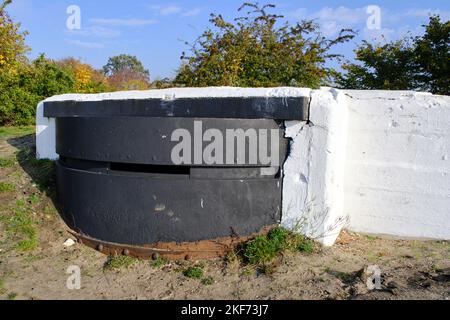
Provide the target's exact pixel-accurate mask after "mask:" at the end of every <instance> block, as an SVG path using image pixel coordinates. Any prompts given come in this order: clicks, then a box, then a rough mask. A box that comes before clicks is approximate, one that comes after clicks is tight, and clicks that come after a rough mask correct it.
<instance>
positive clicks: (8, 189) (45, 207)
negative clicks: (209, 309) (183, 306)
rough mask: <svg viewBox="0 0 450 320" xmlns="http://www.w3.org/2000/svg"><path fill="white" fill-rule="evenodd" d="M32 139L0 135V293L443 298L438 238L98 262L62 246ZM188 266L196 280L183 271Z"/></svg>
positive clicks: (446, 254)
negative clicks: (372, 286)
mask: <svg viewBox="0 0 450 320" xmlns="http://www.w3.org/2000/svg"><path fill="white" fill-rule="evenodd" d="M33 140H34V139H33V137H32V136H28V137H25V138H13V137H11V136H8V135H4V136H2V137H0V159H2V160H0V190H3V189H4V190H3V191H0V299H447V300H448V299H450V244H449V243H448V242H443V241H430V242H421V241H395V240H387V239H379V238H374V237H370V236H364V235H357V234H352V233H348V232H344V233H343V234H342V235H341V237H340V240H339V242H338V244H337V245H336V246H334V247H332V248H326V249H324V248H322V249H319V250H318V251H317V252H315V253H312V254H301V253H295V254H294V253H289V254H286V255H285V256H282V257H280V259H279V260H278V261H277V262H276V266H275V268H274V270H273V273H271V274H269V275H267V274H262V273H260V272H259V271H258V270H257V269H256V268H254V267H251V266H245V265H243V264H242V263H240V262H239V261H238V260H235V259H234V260H233V259H231V260H230V261H224V260H215V261H206V262H184V261H183V262H165V261H158V262H157V263H155V262H150V261H135V260H132V259H125V260H123V261H112V262H110V263H109V264H107V266H109V267H110V268H109V269H108V268H105V267H104V266H105V263H106V262H107V257H105V256H103V255H101V254H99V253H97V252H95V251H93V250H91V249H89V248H86V247H84V246H82V245H80V244H75V245H73V246H71V247H68V248H66V247H64V245H63V243H64V242H65V241H66V240H67V239H68V238H70V234H69V233H68V230H67V228H66V226H65V225H64V224H63V223H62V221H61V219H60V218H59V216H58V214H57V211H56V210H55V208H54V206H53V203H52V201H51V199H50V198H51V196H52V188H53V186H52V183H53V182H52V174H51V170H50V171H49V164H48V163H47V162H37V161H34V160H33V158H32V154H33V153H32V148H33ZM2 186H3V187H2ZM2 188H3V189H2ZM369 265H378V266H379V267H380V269H381V272H382V290H375V291H369V290H368V289H367V286H366V285H365V283H364V282H363V281H362V280H361V277H360V272H359V271H360V270H361V269H363V268H364V267H366V266H369ZM70 266H78V267H79V268H80V270H81V289H80V290H69V289H67V279H68V277H69V274H67V269H68V268H69V267H70ZM192 266H195V267H197V268H199V269H201V270H202V271H203V274H204V275H203V277H202V279H203V280H199V279H190V278H187V277H186V276H185V275H184V274H183V271H185V270H186V268H188V267H192ZM112 267H116V268H112Z"/></svg>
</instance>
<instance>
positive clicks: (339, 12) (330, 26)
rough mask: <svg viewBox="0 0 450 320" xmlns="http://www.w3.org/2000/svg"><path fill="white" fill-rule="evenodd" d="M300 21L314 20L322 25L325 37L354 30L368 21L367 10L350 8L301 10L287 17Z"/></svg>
mask: <svg viewBox="0 0 450 320" xmlns="http://www.w3.org/2000/svg"><path fill="white" fill-rule="evenodd" d="M286 16H287V17H288V18H289V17H292V18H295V19H298V20H301V19H312V20H315V21H316V22H317V23H319V24H320V26H321V30H322V32H323V34H324V35H325V36H333V35H336V34H337V33H339V31H341V30H342V29H346V28H354V27H356V26H357V25H359V24H361V23H364V22H365V21H366V19H367V13H366V8H365V7H363V8H348V7H343V6H340V7H337V8H332V7H323V8H322V9H320V10H319V11H316V12H308V10H307V9H306V8H299V9H297V10H295V11H293V12H291V13H289V14H287V15H286Z"/></svg>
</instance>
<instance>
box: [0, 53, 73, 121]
mask: <svg viewBox="0 0 450 320" xmlns="http://www.w3.org/2000/svg"><path fill="white" fill-rule="evenodd" d="M74 84H75V80H74V78H73V76H72V75H71V74H70V73H69V72H67V71H66V70H64V69H63V68H61V67H60V66H59V65H58V64H57V63H56V62H54V61H52V60H49V59H46V58H45V56H44V55H40V56H39V57H38V58H37V59H36V60H34V61H33V62H32V63H31V64H21V65H20V66H19V67H18V68H17V70H16V72H15V73H14V74H12V73H0V125H25V124H32V123H34V119H35V110H36V105H37V103H38V102H39V101H41V100H44V99H45V98H48V97H51V96H53V95H57V94H62V93H69V92H74Z"/></svg>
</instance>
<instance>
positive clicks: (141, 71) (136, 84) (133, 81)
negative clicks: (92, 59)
mask: <svg viewBox="0 0 450 320" xmlns="http://www.w3.org/2000/svg"><path fill="white" fill-rule="evenodd" d="M103 72H104V74H105V75H106V76H107V77H108V82H109V84H110V86H111V88H112V89H113V90H143V89H148V88H149V87H150V72H149V71H148V70H147V69H145V68H144V65H143V64H142V62H141V61H139V59H138V58H137V57H135V56H130V55H125V54H122V55H119V56H115V57H111V58H109V60H108V63H107V64H106V65H105V66H104V67H103Z"/></svg>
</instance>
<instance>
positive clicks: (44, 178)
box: [17, 148, 55, 194]
mask: <svg viewBox="0 0 450 320" xmlns="http://www.w3.org/2000/svg"><path fill="white" fill-rule="evenodd" d="M17 158H18V160H19V163H20V164H21V165H22V166H23V167H24V168H25V171H27V172H28V174H29V175H30V176H32V177H33V180H34V181H35V183H36V185H37V187H38V189H39V191H41V192H46V193H47V194H48V193H51V192H52V187H53V181H54V179H52V177H53V176H54V173H55V164H54V162H53V161H51V160H38V159H36V154H35V152H34V150H33V149H31V148H26V149H23V150H21V151H20V152H19V154H18V156H17Z"/></svg>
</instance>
